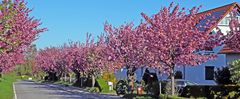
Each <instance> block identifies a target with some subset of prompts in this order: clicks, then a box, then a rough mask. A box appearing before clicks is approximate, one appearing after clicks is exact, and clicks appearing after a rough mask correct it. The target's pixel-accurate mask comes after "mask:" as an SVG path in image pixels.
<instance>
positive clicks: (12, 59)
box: [0, 0, 46, 71]
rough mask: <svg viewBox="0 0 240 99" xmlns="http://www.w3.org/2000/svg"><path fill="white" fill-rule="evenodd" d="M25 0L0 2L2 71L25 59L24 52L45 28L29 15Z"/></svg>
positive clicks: (0, 67) (0, 68)
mask: <svg viewBox="0 0 240 99" xmlns="http://www.w3.org/2000/svg"><path fill="white" fill-rule="evenodd" d="M30 12H31V10H30V9H28V8H27V7H26V5H25V2H24V1H23V0H14V1H12V0H3V1H2V2H1V3H0V59H1V60H0V61H2V62H1V66H0V71H9V70H11V68H13V67H14V66H15V65H16V64H19V63H21V62H22V60H23V55H22V53H23V52H24V51H25V50H26V48H27V47H28V46H30V45H31V43H32V42H33V41H34V40H35V39H37V36H38V34H39V33H41V32H43V31H45V30H46V29H45V28H38V26H39V25H40V21H39V20H36V19H34V18H33V17H30V16H29V13H30Z"/></svg>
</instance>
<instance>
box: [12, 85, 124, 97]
mask: <svg viewBox="0 0 240 99" xmlns="http://www.w3.org/2000/svg"><path fill="white" fill-rule="evenodd" d="M13 87H14V90H15V93H16V94H15V99H121V97H119V96H114V95H102V94H98V93H89V92H86V91H83V90H79V89H74V88H71V87H63V86H59V85H53V84H42V83H36V82H31V81H18V82H16V83H14V86H13Z"/></svg>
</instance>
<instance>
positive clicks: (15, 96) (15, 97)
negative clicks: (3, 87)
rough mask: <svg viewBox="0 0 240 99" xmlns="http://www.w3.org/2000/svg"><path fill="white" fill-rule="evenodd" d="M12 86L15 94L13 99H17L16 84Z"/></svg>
mask: <svg viewBox="0 0 240 99" xmlns="http://www.w3.org/2000/svg"><path fill="white" fill-rule="evenodd" d="M12 86H13V94H14V97H13V99H17V94H16V89H15V82H14V83H13V84H12Z"/></svg>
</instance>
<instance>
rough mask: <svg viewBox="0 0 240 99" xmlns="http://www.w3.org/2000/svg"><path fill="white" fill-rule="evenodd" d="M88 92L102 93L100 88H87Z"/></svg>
mask: <svg viewBox="0 0 240 99" xmlns="http://www.w3.org/2000/svg"><path fill="white" fill-rule="evenodd" d="M86 90H87V91H88V92H100V90H99V88H98V87H87V88H86Z"/></svg>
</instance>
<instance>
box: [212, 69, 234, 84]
mask: <svg viewBox="0 0 240 99" xmlns="http://www.w3.org/2000/svg"><path fill="white" fill-rule="evenodd" d="M230 78H231V74H230V71H229V68H228V67H222V68H217V71H215V72H214V80H215V82H216V83H217V84H233V82H232V80H230Z"/></svg>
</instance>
